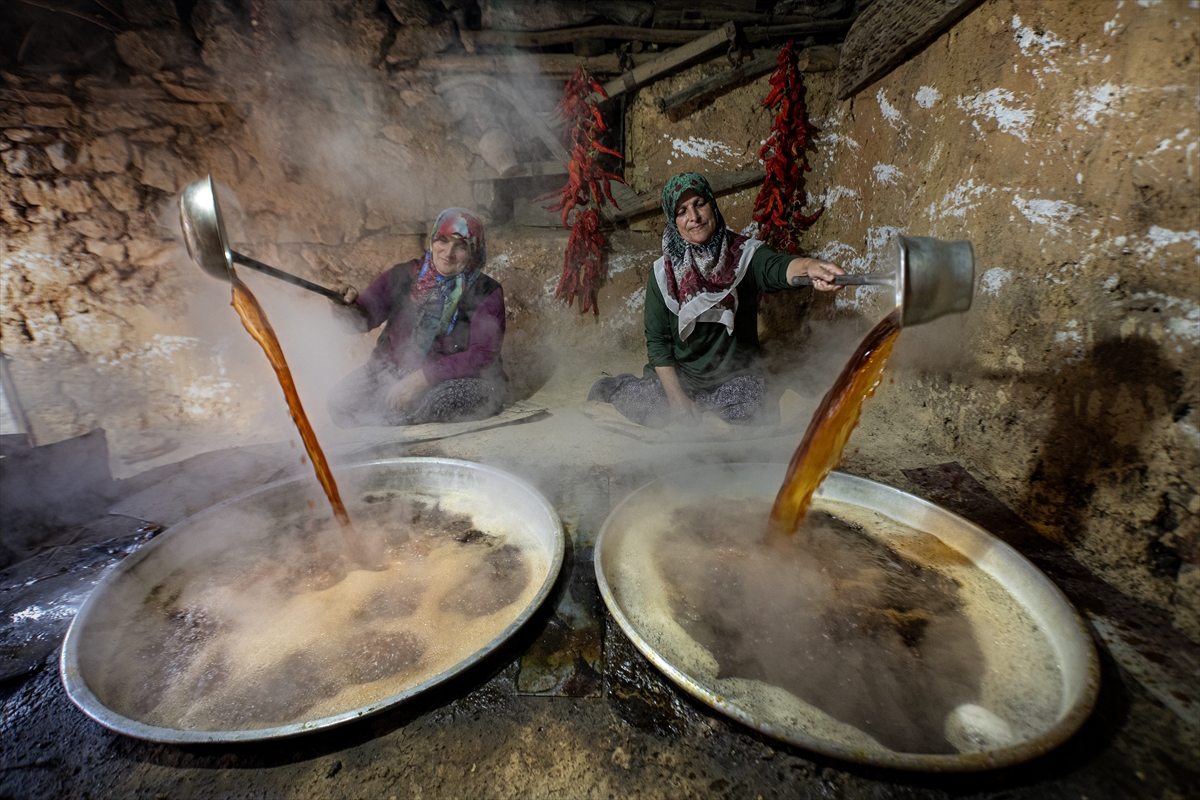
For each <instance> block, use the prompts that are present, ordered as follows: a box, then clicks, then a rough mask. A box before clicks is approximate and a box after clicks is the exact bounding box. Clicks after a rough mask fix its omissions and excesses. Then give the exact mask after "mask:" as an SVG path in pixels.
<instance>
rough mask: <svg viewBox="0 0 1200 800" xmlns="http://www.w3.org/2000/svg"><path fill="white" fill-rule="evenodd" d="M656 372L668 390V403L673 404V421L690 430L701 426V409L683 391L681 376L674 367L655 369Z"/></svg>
mask: <svg viewBox="0 0 1200 800" xmlns="http://www.w3.org/2000/svg"><path fill="white" fill-rule="evenodd" d="M654 372H655V374H656V375H658V379H659V380H660V381H662V385H663V388H664V389H666V390H667V402H668V403H670V404H671V421H672V422H682V423H683V424H684V425H687V426H688V427H689V428H691V427H694V426H696V425H699V424H700V409H698V408H696V404H695V403H693V402H692V398H690V397H688V396H687V393H686V392H684V391H683V384H681V383H680V382H679V375H678V374H677V373H676V372H675V368H674V367H655V368H654Z"/></svg>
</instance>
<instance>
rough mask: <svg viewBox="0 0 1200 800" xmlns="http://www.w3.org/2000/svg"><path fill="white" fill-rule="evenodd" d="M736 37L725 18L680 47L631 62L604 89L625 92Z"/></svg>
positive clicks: (678, 68) (651, 80)
mask: <svg viewBox="0 0 1200 800" xmlns="http://www.w3.org/2000/svg"><path fill="white" fill-rule="evenodd" d="M735 38H737V26H736V25H734V24H733V23H732V22H726V23H725V24H724V25H722V26H721V27H720V28H718V29H717V30H715V31H713V32H711V33H708V34H706V35H704V36H701V37H700V38H699V39H695V40H693V41H691V42H689V43H687V44H685V45H683V46H681V47H677V48H675V49H674V50H672V51H670V52H668V53H664V54H662V55H661V56H659V57H658V58H656V59H654V60H653V61H650V62H648V63H645V64H642V65H641V66H635V67H634V68H633V70H632V71H630V72H626V73H624V74H622V75H621V77H619V78H616V79H614V80H611V81H609V82H608V83H606V84H604V91H605V92H606V93H607V94H608V96H609V97H610V98H613V97H617V96H618V95H621V94H624V93H625V92H632V91H633V90H634V89H637V88H638V87H639V86H645V85H646V84H648V83H653V82H654V81H656V80H658V79H659V78H662V77H665V76H666V75H668V74H670V73H672V72H675V71H677V70H680V69H683V68H685V67H689V66H691V65H692V64H694V63H695V62H697V61H699V60H700V59H702V58H704V57H705V56H707V55H710V54H711V53H713V52H715V51H717V50H720V49H723V48H727V47H728V46H729V45H730V43H732V42H733V41H734V39H735Z"/></svg>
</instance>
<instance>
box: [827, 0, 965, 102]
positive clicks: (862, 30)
mask: <svg viewBox="0 0 1200 800" xmlns="http://www.w3.org/2000/svg"><path fill="white" fill-rule="evenodd" d="M981 2H983V0H875V2H873V3H872V4H871V5H869V6H867V9H866V10H865V11H863V13H862V14H861V15H860V16H859V17H858V19H857V20H855V22H854V25H853V26H852V27H851V28H850V32H849V33H847V34H846V41H845V43H844V44H843V45H842V56H841V64H840V65H839V67H838V98H839V99H841V100H845V99H846V98H847V97H849V96H850V95H852V94H855V93H857V92H859V91H861V90H862V89H864V88H866V87H867V86H869V85H871V84H872V83H874V82H875V81H877V80H879V79H880V78H882V77H883V76H884V75H887V74H888V73H889V72H891V71H892V70H893V69H895V68H896V67H898V66H900V65H901V64H903V63H904V62H905V61H907V60H908V58H909V57H910V56H911V55H913V54H914V53H916V52H917V51H918V50H920V49H921V48H923V47H924V46H925V45H927V44H929V43H930V42H931V41H933V40H934V39H935V38H937V37H938V36H939V35H941V33H942V32H943V31H945V30H946V29H948V28H949V27H950V26H951V25H953V24H954V23H955V22H958V20H959V19H961V18H962V17H963V15H965V14H966V13H967V12H968V11H970V10H971V9H973V8H975V7H976V6H978V5H979V4H980V3H981Z"/></svg>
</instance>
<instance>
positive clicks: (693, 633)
mask: <svg viewBox="0 0 1200 800" xmlns="http://www.w3.org/2000/svg"><path fill="white" fill-rule="evenodd" d="M770 509H771V500H770V498H767V497H750V498H747V497H746V496H743V495H734V494H726V495H716V496H713V495H708V496H706V497H704V498H702V499H701V498H697V497H693V496H681V495H677V494H674V493H671V492H668V491H665V490H660V491H658V492H651V493H648V494H647V496H646V497H644V498H641V499H640V500H639V501H638V502H637V503H636V504H635V505H631V506H629V507H628V508H627V509H626V510H625V512H624V515H623V520H625V531H624V535H623V538H622V542H621V544H622V546H621V547H620V548H618V549H617V550H616V551H615V552H614V556H613V561H612V563H606V565H605V569H606V573H607V575H608V576H609V580H610V583H611V585H612V588H613V593H614V595H615V597H616V599H617V601H618V603H619V604H620V606H621V608H622V610H623V611H624V613H625V614H626V616H627V617H628V618H629V620H630V622H631V624H632V625H633V627H634V628H635V629H636V630H637V631H638V633H639V634H640V635H641V636H642V638H643V639H645V641H646V642H647V644H649V645H650V647H651V648H653V649H654V650H655V651H656V652H657V653H659V654H660V655H661V656H662V657H663V658H664V659H665V660H666V661H668V662H669V663H670V664H672V665H673V666H674V667H676V668H677V669H679V670H680V671H682V672H683V673H685V674H686V675H687V676H689V677H690V679H691V680H693V681H694V682H695V683H697V684H698V685H699V686H701V687H703V688H704V689H705V690H706V691H708V692H709V693H711V694H712V695H716V696H718V697H722V698H724V699H725V701H726V702H727V703H728V704H729V705H731V706H733V707H735V708H737V709H740V710H741V711H744V712H746V713H747V714H749V715H750V717H751V718H752V719H754V720H755V721H756V722H757V723H767V724H769V725H770V726H772V727H773V728H774V730H776V731H778V733H777V735H780V736H781V737H782V738H785V739H790V740H793V741H800V742H803V741H811V740H813V739H820V740H825V741H828V742H832V743H836V744H839V745H842V746H844V747H847V748H851V749H855V750H867V751H874V752H880V753H884V752H900V753H921V754H955V753H969V752H982V751H985V750H991V749H996V748H998V747H1004V746H1006V745H1012V744H1016V743H1018V742H1020V741H1024V740H1027V739H1029V738H1033V737H1035V736H1037V735H1039V734H1041V733H1043V732H1044V731H1045V730H1046V729H1047V728H1049V727H1050V726H1051V725H1053V723H1054V722H1055V721H1056V720H1057V718H1058V715H1059V713H1060V709H1061V703H1062V700H1061V685H1062V676H1061V674H1060V671H1059V669H1058V666H1057V664H1056V660H1055V654H1054V650H1053V647H1052V645H1051V643H1050V641H1049V639H1048V638H1047V637H1046V635H1045V633H1044V632H1042V631H1041V630H1040V629H1039V628H1038V626H1037V624H1036V623H1035V621H1034V620H1033V618H1032V617H1031V616H1030V614H1029V612H1028V611H1027V610H1026V609H1025V608H1023V607H1022V606H1021V604H1020V603H1019V602H1018V601H1017V600H1016V599H1015V598H1014V597H1012V595H1011V594H1009V592H1007V591H1006V590H1005V589H1004V587H1003V586H1001V585H1000V584H999V583H998V582H997V581H996V580H995V579H993V578H992V577H991V576H989V575H987V574H986V573H984V572H983V571H982V570H980V569H979V568H978V567H976V566H975V565H974V564H973V563H972V562H971V561H970V560H969V559H967V558H966V557H965V556H963V555H962V554H960V553H959V552H958V551H955V550H953V549H952V548H950V547H948V546H946V545H945V544H943V543H942V542H941V541H940V540H938V539H937V538H936V537H934V536H931V535H929V534H926V533H922V532H919V531H916V530H914V529H912V528H910V527H908V526H906V525H903V524H902V523H899V522H896V521H895V520H892V519H890V518H888V517H885V516H883V515H881V514H878V513H876V512H874V511H871V510H869V509H864V508H861V507H859V506H854V505H850V504H845V503H838V502H833V501H830V500H826V499H823V498H818V499H816V500H815V501H814V503H813V509H812V511H811V512H810V513H809V515H808V517H807V518H806V519H805V521H804V523H803V524H802V528H801V531H800V532H799V533H798V535H797V536H794V537H791V538H789V539H784V540H772V541H771V543H770V544H769V545H768V544H764V543H763V530H764V529H765V525H766V520H767V517H768V515H769V513H770Z"/></svg>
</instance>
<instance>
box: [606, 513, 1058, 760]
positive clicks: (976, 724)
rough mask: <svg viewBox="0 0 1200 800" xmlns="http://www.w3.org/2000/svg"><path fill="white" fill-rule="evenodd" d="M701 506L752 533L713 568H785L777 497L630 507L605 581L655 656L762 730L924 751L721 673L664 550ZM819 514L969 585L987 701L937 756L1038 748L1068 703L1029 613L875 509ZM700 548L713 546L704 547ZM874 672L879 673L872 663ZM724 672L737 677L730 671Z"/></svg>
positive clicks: (966, 563)
mask: <svg viewBox="0 0 1200 800" xmlns="http://www.w3.org/2000/svg"><path fill="white" fill-rule="evenodd" d="M697 503H705V504H706V505H708V506H710V507H722V506H724V507H731V508H735V509H738V510H739V511H740V512H744V517H745V518H746V523H745V525H744V526H743V528H742V530H741V531H740V532H737V533H736V534H735V537H736V539H737V540H738V543H737V546H736V547H733V548H730V547H728V546H727V545H728V543H726V544H725V545H724V550H723V551H722V552H721V553H715V552H714V553H713V554H707V555H709V556H711V559H710V560H711V563H712V564H714V565H722V564H723V565H724V566H720V567H718V568H720V569H725V568H728V569H732V570H737V569H749V567H748V566H746V564H747V560H750V561H753V560H754V559H758V558H764V559H768V560H777V559H773V556H771V555H770V551H769V550H767V549H764V548H763V545H762V544H761V541H760V540H761V538H762V531H763V528H764V525H763V520H764V519H765V516H766V514H767V511H768V510H769V507H770V506H769V503H770V498H769V497H747V496H745V495H730V496H724V497H713V496H712V495H707V496H705V497H704V498H700V497H698V496H695V495H691V496H684V495H680V494H675V493H671V492H667V491H659V492H655V493H649V494H647V496H646V497H644V498H642V499H641V501H640V502H638V503H637V504H636V505H629V506H626V508H625V509H624V513H623V514H622V527H621V529H622V530H623V536H622V540H621V546H620V547H617V548H614V549H613V551H612V552H613V553H614V556H613V561H612V562H611V563H606V564H605V571H606V575H607V576H608V579H609V581H610V584H611V585H612V588H613V592H614V594H615V596H616V598H617V601H618V603H619V604H620V606H621V608H622V610H623V612H624V613H625V615H626V616H627V617H628V618H629V620H630V622H631V624H632V625H633V627H634V628H635V629H636V630H637V631H638V633H639V634H640V635H641V636H642V637H643V639H645V640H646V642H647V643H648V644H649V645H650V647H651V648H653V649H654V650H655V651H656V652H657V653H659V654H660V655H661V656H662V657H663V658H664V659H665V660H666V661H667V662H669V663H670V664H672V665H673V666H675V667H676V668H677V669H679V670H681V671H682V672H684V673H685V674H686V675H688V676H689V677H690V678H691V679H692V680H693V681H695V683H697V684H698V685H699V686H701V687H703V688H704V689H705V690H706V691H708V692H710V693H711V694H713V695H715V696H718V697H721V698H723V699H724V700H725V702H726V703H728V704H729V705H730V706H732V707H734V708H735V709H739V710H741V711H743V712H745V713H746V714H748V715H749V717H750V721H752V722H754V723H755V724H766V725H769V726H771V727H772V728H773V732H775V733H776V735H779V736H781V737H782V738H785V739H790V740H792V741H797V742H806V741H812V740H824V741H827V742H832V743H835V744H838V745H841V746H843V747H845V748H849V749H852V750H866V751H875V752H897V751H898V752H921V750H919V749H913V748H909V747H904V746H897V745H896V743H895V742H894V741H893V742H892V743H891V744H892V746H891V747H889V746H886V745H884V744H882V743H881V742H880V741H878V740H877V739H875V738H873V737H872V736H871V735H869V734H868V733H867V732H865V731H863V730H861V729H860V728H858V727H855V726H854V725H850V724H847V723H846V722H844V721H842V720H840V719H838V718H836V717H835V716H833V715H832V714H830V713H827V712H826V711H824V710H822V708H820V707H819V706H820V705H821V702H820V701H819V700H815V701H813V702H806V701H805V700H802V699H801V698H800V697H798V696H797V695H796V694H793V693H792V692H790V691H788V690H786V689H785V688H782V687H781V686H778V685H772V684H771V683H768V682H765V681H763V680H755V679H750V678H747V677H736V676H731V675H729V674H722V670H723V665H722V664H721V663H719V660H718V658H717V656H716V654H714V652H713V651H712V650H710V649H708V648H707V647H705V646H704V645H702V644H701V643H700V642H698V641H697V640H696V639H695V638H694V637H693V636H692V635H691V634H689V633H688V631H687V630H686V629H685V624H686V625H692V624H694V620H681V619H679V618H678V609H679V605H680V600H679V597H678V596H673V594H674V593H675V592H676V591H677V589H676V587H672V586H671V585H670V583H669V581H668V580H665V579H664V577H663V573H662V571H661V566H660V562H661V560H662V559H661V557H660V552H661V550H662V548H663V547H664V543H665V542H666V541H667V540H669V539H671V538H676V539H677V538H678V537H679V536H680V535H681V532H680V531H677V530H675V529H674V527H673V526H674V524H675V522H676V521H677V520H678V517H677V516H676V512H677V511H679V510H680V509H686V508H688V507H689V506H693V505H694V504H697ZM813 510H814V512H817V511H825V512H828V513H830V514H833V515H834V516H836V517H840V518H841V519H843V520H847V521H849V522H851V523H855V524H857V525H861V526H862V528H863V529H864V530H865V531H866V533H867V534H868V535H869V536H870V537H871V538H873V539H875V540H877V541H879V542H881V543H883V544H885V545H886V546H887V547H889V548H891V550H892V551H893V552H895V553H896V554H898V555H900V556H902V557H903V558H904V559H905V560H907V561H909V562H912V563H913V564H915V565H919V567H922V568H928V569H931V570H934V571H936V572H937V573H940V574H941V575H943V576H945V577H947V578H950V579H952V580H953V581H955V582H956V583H957V584H958V588H957V592H956V597H957V599H956V602H957V606H958V608H957V612H956V613H960V614H961V615H965V618H966V620H967V621H969V627H970V632H971V636H970V638H971V639H972V640H973V642H970V643H965V642H964V646H968V645H969V646H970V647H976V648H978V654H979V662H980V665H981V668H980V673H979V675H978V678H977V680H976V681H974V683H973V685H974V686H975V694H976V696H975V697H972V698H969V700H970V702H962V703H961V704H960V705H959V706H958V707H956V708H954V709H953V710H952V711H951V712H950V713H948V714H947V715H946V717H945V719H944V721H942V722H941V731H934V732H931V733H930V735H931V736H933V737H934V738H938V737H939V736H941V737H944V743H947V744H948V745H949V747H947V748H946V749H941V750H938V751H936V752H959V753H968V752H981V751H985V750H990V749H995V748H998V747H1003V746H1006V745H1011V744H1016V743H1018V742H1020V741H1024V740H1027V739H1030V738H1033V737H1035V736H1037V735H1039V734H1041V733H1043V732H1044V731H1045V730H1046V729H1047V728H1049V727H1050V726H1051V725H1053V723H1054V722H1055V721H1056V720H1057V719H1058V716H1059V714H1060V710H1061V704H1062V700H1061V696H1062V691H1061V685H1062V676H1061V674H1060V671H1059V668H1058V665H1057V663H1056V657H1055V653H1054V649H1053V647H1052V645H1051V643H1050V641H1049V640H1048V638H1047V636H1046V635H1045V633H1044V632H1043V631H1042V630H1040V629H1039V627H1038V625H1037V624H1036V622H1035V621H1034V619H1033V617H1032V616H1031V615H1030V614H1029V612H1028V611H1027V610H1026V609H1025V608H1024V607H1023V606H1022V605H1021V604H1020V603H1019V602H1018V601H1017V600H1016V599H1015V598H1014V597H1013V596H1012V595H1011V594H1009V592H1007V591H1006V590H1005V589H1004V587H1003V586H1002V585H1000V584H999V583H998V582H997V581H996V580H995V579H993V578H992V577H990V576H989V575H987V574H986V573H984V572H983V571H982V570H980V569H979V568H978V567H976V566H975V565H974V564H973V563H971V562H970V560H969V559H967V558H966V557H965V556H963V555H962V554H960V553H958V552H957V551H955V550H953V549H951V548H950V547H948V546H947V545H945V544H943V543H942V542H941V541H940V540H938V539H937V538H936V537H934V536H931V535H929V534H926V533H922V532H920V531H917V530H914V529H912V528H910V527H908V526H906V525H904V524H902V523H899V522H896V521H895V520H892V519H890V518H888V517H885V516H883V515H881V514H878V513H876V512H874V511H871V510H869V509H865V508H862V507H859V506H854V505H850V504H846V503H838V502H834V501H830V500H826V499H823V498H818V499H816V500H814V502H813ZM685 535H686V534H685ZM695 545H696V546H697V547H703V546H704V545H703V543H702V542H696V543H695ZM775 567H777V565H774V566H773V567H772V568H773V569H774V568H775ZM772 574H775V573H772ZM690 599H692V600H694V599H695V598H694V597H693V598H690ZM717 613H720V612H719V611H718V612H717ZM776 613H777V617H776V619H775V620H772V621H770V622H769V623H768V624H767V625H764V628H769V629H772V630H775V629H777V628H782V627H784V626H785V625H786V623H787V622H788V620H787V619H783V618H779V617H778V612H776ZM681 622H682V623H684V624H681ZM779 635H784V634H779ZM860 667H861V665H858V666H854V667H853V668H855V669H857V668H860ZM866 667H867V669H868V670H869V668H870V665H866ZM850 668H851V666H850V665H848V666H847V669H850ZM725 672H726V673H728V672H729V670H728V665H725ZM866 674H870V673H869V671H868V672H867V673H866ZM909 691H911V692H912V693H914V694H921V693H924V692H926V691H928V689H927V687H921V686H912V687H909ZM811 699H812V698H810V700H811Z"/></svg>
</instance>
